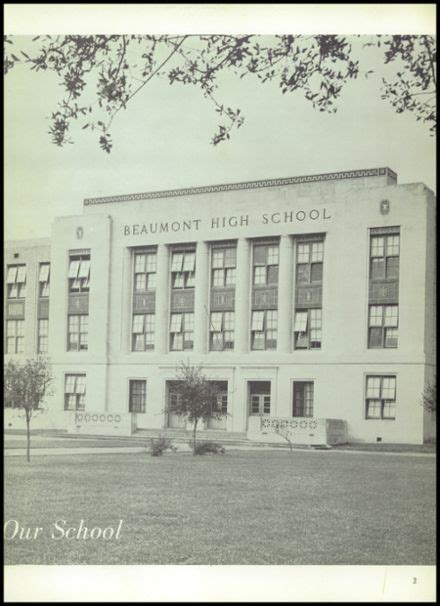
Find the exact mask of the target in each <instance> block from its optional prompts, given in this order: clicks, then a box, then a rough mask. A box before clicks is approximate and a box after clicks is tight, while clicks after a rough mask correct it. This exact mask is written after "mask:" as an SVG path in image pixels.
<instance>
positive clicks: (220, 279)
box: [211, 247, 237, 288]
mask: <svg viewBox="0 0 440 606" xmlns="http://www.w3.org/2000/svg"><path fill="white" fill-rule="evenodd" d="M236 263H237V261H236V249H235V247H224V248H220V247H219V248H213V249H212V256H211V267H212V269H211V272H212V273H211V285H212V287H213V288H216V287H225V286H235V278H236Z"/></svg>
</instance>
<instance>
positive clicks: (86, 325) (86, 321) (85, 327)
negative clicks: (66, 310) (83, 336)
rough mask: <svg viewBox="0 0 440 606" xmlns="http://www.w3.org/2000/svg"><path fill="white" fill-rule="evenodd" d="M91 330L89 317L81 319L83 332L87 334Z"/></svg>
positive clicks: (80, 324) (81, 317)
mask: <svg viewBox="0 0 440 606" xmlns="http://www.w3.org/2000/svg"><path fill="white" fill-rule="evenodd" d="M88 328H89V316H80V317H79V329H80V331H81V332H85V331H86V330H88Z"/></svg>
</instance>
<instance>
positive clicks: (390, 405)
mask: <svg viewBox="0 0 440 606" xmlns="http://www.w3.org/2000/svg"><path fill="white" fill-rule="evenodd" d="M395 417H396V403H395V402H392V401H390V400H385V401H384V403H383V418H384V419H395Z"/></svg>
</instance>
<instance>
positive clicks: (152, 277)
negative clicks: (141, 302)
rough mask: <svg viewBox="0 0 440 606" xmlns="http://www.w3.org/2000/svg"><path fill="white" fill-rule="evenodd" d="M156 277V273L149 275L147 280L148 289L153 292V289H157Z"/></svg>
mask: <svg viewBox="0 0 440 606" xmlns="http://www.w3.org/2000/svg"><path fill="white" fill-rule="evenodd" d="M156 275H157V274H155V273H152V274H148V280H147V288H148V289H149V290H151V289H152V288H156Z"/></svg>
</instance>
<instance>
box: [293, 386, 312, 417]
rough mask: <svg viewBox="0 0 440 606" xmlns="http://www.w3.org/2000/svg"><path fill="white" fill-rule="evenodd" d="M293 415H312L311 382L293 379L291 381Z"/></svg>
mask: <svg viewBox="0 0 440 606" xmlns="http://www.w3.org/2000/svg"><path fill="white" fill-rule="evenodd" d="M292 415H293V416H294V417H313V382H312V381H295V382H294V383H293V411H292Z"/></svg>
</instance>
